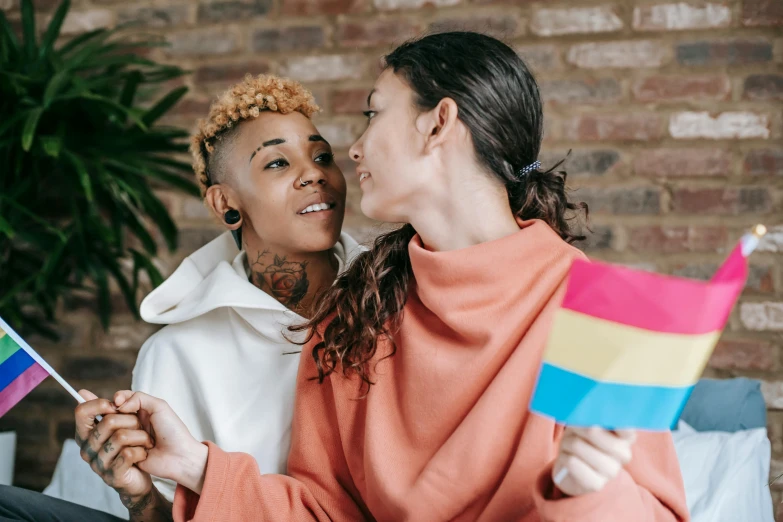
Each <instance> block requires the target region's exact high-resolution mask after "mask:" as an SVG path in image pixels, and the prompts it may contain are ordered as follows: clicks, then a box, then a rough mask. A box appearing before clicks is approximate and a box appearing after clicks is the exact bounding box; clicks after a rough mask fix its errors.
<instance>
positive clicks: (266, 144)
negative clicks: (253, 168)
mask: <svg viewBox="0 0 783 522" xmlns="http://www.w3.org/2000/svg"><path fill="white" fill-rule="evenodd" d="M307 141H311V142H315V141H321V142H323V143H326V144H327V145H329V142H328V141H326V140H325V139H324V137H323V136H321V135H320V134H311V135H310V136H309V137H308V138H307ZM283 143H285V140H284V139H283V138H275V139H273V140H269V141H265V142H263V143H262V144H261V146H260V147H258V148H257V149H256V150H254V151H253V153H252V154H251V155H250V159H249V160H248V164H250V163H252V162H253V158H255V157H256V153H257V152H258V151H260V150H261V149H263V148H264V147H272V146H274V145H282V144H283Z"/></svg>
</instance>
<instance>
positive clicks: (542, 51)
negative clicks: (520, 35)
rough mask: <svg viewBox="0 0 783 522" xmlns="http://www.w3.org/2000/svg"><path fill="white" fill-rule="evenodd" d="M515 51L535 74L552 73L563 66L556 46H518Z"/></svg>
mask: <svg viewBox="0 0 783 522" xmlns="http://www.w3.org/2000/svg"><path fill="white" fill-rule="evenodd" d="M515 50H516V52H517V54H519V56H520V57H522V60H524V62H525V64H526V65H527V66H528V67H530V68H531V69H532V70H533V71H534V72H538V71H551V70H554V69H558V68H560V66H561V61H560V49H559V48H558V47H557V46H555V45H518V46H516V47H515Z"/></svg>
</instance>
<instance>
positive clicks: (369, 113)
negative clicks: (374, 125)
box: [362, 111, 378, 120]
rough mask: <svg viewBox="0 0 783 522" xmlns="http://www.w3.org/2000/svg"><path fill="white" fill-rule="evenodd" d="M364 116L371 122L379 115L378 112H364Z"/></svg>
mask: <svg viewBox="0 0 783 522" xmlns="http://www.w3.org/2000/svg"><path fill="white" fill-rule="evenodd" d="M362 114H364V117H365V118H367V119H368V120H371V119H373V118H375V115H376V114H378V113H377V112H376V111H364V112H363V113H362Z"/></svg>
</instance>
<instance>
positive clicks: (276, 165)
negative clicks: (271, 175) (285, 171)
mask: <svg viewBox="0 0 783 522" xmlns="http://www.w3.org/2000/svg"><path fill="white" fill-rule="evenodd" d="M287 166H288V162H287V161H286V160H284V159H283V158H278V159H276V160H274V161H273V162H271V163H267V164H266V166H265V167H264V168H265V169H281V168H283V167H287Z"/></svg>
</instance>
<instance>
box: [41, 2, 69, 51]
mask: <svg viewBox="0 0 783 522" xmlns="http://www.w3.org/2000/svg"><path fill="white" fill-rule="evenodd" d="M70 8H71V0H63V1H62V3H61V4H60V7H58V8H57V11H56V12H55V13H54V16H53V17H52V21H51V22H49V27H47V28H46V34H44V37H43V40H41V50H40V51H39V53H38V56H39V58H46V57H48V56H49V53H51V52H52V49H53V48H54V42H55V41H56V40H57V37H58V36H60V29H61V28H62V25H63V20H65V15H66V14H68V11H69V10H70Z"/></svg>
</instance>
